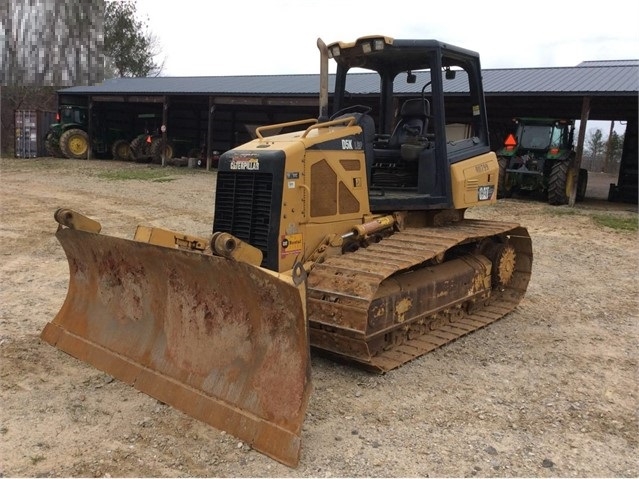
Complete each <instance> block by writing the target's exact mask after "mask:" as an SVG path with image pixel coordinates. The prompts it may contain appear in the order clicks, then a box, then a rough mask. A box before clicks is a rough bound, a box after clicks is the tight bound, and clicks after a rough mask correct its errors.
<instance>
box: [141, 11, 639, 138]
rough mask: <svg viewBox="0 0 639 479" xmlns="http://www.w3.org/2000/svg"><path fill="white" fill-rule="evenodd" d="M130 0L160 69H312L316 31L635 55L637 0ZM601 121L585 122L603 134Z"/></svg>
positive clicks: (515, 58) (489, 50)
mask: <svg viewBox="0 0 639 479" xmlns="http://www.w3.org/2000/svg"><path fill="white" fill-rule="evenodd" d="M136 9H137V13H138V16H139V18H140V20H142V21H144V22H146V23H147V26H148V31H149V32H150V33H152V34H153V35H154V36H155V37H156V40H157V46H158V49H159V51H160V52H161V53H160V54H159V55H158V56H157V57H156V58H155V60H156V63H158V64H162V63H163V70H162V73H161V75H162V76H178V77H179V76H218V75H221V76H226V75H280V74H297V73H311V74H315V73H319V67H320V64H319V62H320V60H319V52H318V50H317V46H316V42H317V38H322V40H324V42H325V43H327V44H328V43H331V42H335V41H352V40H355V39H356V38H358V37H360V36H364V35H377V34H381V35H386V36H390V37H394V38H405V39H434V40H440V41H443V42H446V43H449V44H453V45H456V46H459V47H463V48H466V49H469V50H474V51H476V52H479V54H480V57H481V63H482V68H484V69H492V68H538V67H571V66H576V65H578V64H579V63H581V62H582V61H586V60H632V59H639V27H638V26H637V25H638V23H637V19H638V18H639V2H636V1H628V0H608V1H606V2H597V3H596V4H593V3H586V2H574V1H567V0H553V1H549V0H525V1H512V0H511V1H508V2H506V1H495V0H473V1H470V0H455V1H450V0H449V1H446V0H403V1H401V2H398V1H396V0H395V1H394V0H323V1H317V0H259V1H257V0H217V1H214V0H178V1H176V0H171V1H169V0H162V1H160V0H136ZM329 71H330V72H334V64H332V62H329ZM577 123H578V122H577ZM609 126H610V123H609V122H589V123H588V131H590V130H591V127H593V128H599V129H601V130H602V131H603V133H604V136H606V137H607V136H608V129H609ZM624 130H625V127H623V126H622V125H615V131H617V132H618V133H620V134H621V133H623V131H624Z"/></svg>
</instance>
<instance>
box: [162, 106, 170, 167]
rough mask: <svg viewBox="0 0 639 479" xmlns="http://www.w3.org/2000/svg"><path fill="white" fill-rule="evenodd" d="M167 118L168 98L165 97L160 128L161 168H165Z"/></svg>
mask: <svg viewBox="0 0 639 479" xmlns="http://www.w3.org/2000/svg"><path fill="white" fill-rule="evenodd" d="M168 116H169V97H168V96H165V97H164V104H163V106H162V126H161V127H160V130H161V131H162V148H161V151H162V155H161V157H162V166H166V145H167V141H166V130H167V127H166V123H167V121H168Z"/></svg>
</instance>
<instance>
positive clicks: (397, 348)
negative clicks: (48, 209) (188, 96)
mask: <svg viewBox="0 0 639 479" xmlns="http://www.w3.org/2000/svg"><path fill="white" fill-rule="evenodd" d="M317 46H318V48H319V50H320V58H321V62H320V65H321V67H320V88H319V117H318V118H310V119H303V120H299V121H294V122H287V123H283V124H277V125H270V126H262V127H259V128H257V129H256V132H255V134H256V137H255V139H254V140H252V141H250V142H249V143H246V144H244V145H241V146H239V147H237V148H234V149H232V150H229V151H227V152H225V153H224V154H223V155H222V156H221V157H220V160H219V166H218V173H217V187H216V191H215V211H214V215H213V228H212V235H211V237H207V238H202V237H196V236H193V235H189V234H186V233H182V232H174V231H170V230H165V229H161V228H152V227H148V226H143V225H141V226H139V227H138V228H137V230H136V232H135V235H134V238H133V239H132V240H128V239H123V238H117V237H112V236H108V235H105V234H101V233H100V231H101V225H100V223H98V222H97V221H95V220H94V219H91V218H88V217H86V216H84V215H82V214H81V213H78V212H76V211H74V210H72V209H59V210H57V211H56V212H55V215H54V216H55V219H56V221H57V222H58V223H59V227H58V231H57V233H56V236H57V238H58V240H59V242H60V243H61V245H62V247H63V248H64V250H65V253H66V255H67V258H68V262H69V270H70V280H69V289H68V294H67V297H66V300H65V302H64V304H63V306H62V308H61V310H60V312H59V313H58V314H57V315H56V317H55V318H54V319H53V320H52V321H51V322H50V323H49V324H47V325H46V327H45V329H44V330H43V332H42V335H41V336H42V338H43V339H44V340H45V341H47V342H48V343H50V344H52V345H54V346H56V347H57V348H59V349H61V350H62V351H65V352H66V353H68V354H70V355H72V356H75V357H76V358H79V359H80V360H82V361H85V362H87V363H89V364H92V365H93V366H95V367H97V368H99V369H101V370H103V371H105V372H107V373H108V374H110V375H111V376H114V377H115V378H117V379H119V380H121V381H124V382H126V383H128V384H131V385H133V386H134V387H135V388H137V389H139V390H140V391H143V392H144V393H146V394H148V395H150V396H152V397H154V398H157V399H158V400H160V401H162V402H164V403H167V404H170V405H172V406H173V407H175V408H177V409H179V410H181V411H183V412H185V413H186V414H188V415H190V416H192V417H194V418H197V419H199V420H201V421H204V422H206V423H208V424H210V425H212V426H214V427H216V428H219V429H222V430H224V431H227V432H228V433H230V434H232V435H235V436H236V437H237V438H239V439H241V440H243V441H245V442H246V443H248V444H250V445H251V446H252V447H253V448H254V449H256V450H258V451H261V452H262V453H264V454H267V455H269V456H270V457H272V458H274V459H276V460H278V461H280V462H282V463H284V464H286V465H289V466H292V467H295V466H296V465H297V464H298V462H299V458H300V445H301V429H302V423H303V421H304V416H305V413H306V407H307V403H308V400H309V395H310V394H311V368H310V354H311V348H313V350H316V351H319V352H322V353H325V354H328V355H330V356H332V357H334V358H335V359H337V360H344V361H350V362H353V363H356V364H358V365H360V366H362V367H364V368H366V369H368V370H371V371H374V372H378V373H385V372H388V371H390V370H392V369H394V368H396V367H399V366H401V365H402V364H405V363H406V362H408V361H411V360H414V359H416V358H418V357H419V356H421V355H423V354H426V353H428V352H429V351H432V350H434V349H436V348H438V347H440V346H442V345H444V344H446V343H449V342H450V341H453V340H455V339H457V338H459V337H461V336H463V335H465V334H468V333H470V332H472V331H474V330H476V329H478V328H482V327H484V326H486V325H488V324H490V323H492V322H493V321H496V320H498V319H500V318H501V317H503V316H504V315H506V314H508V313H509V312H510V311H512V310H513V309H514V308H515V307H517V305H518V304H519V302H520V301H521V299H522V297H523V296H524V294H525V292H526V289H527V287H528V282H529V279H530V275H531V271H532V258H533V255H532V245H531V239H530V236H529V234H528V231H527V230H526V228H525V227H522V226H520V225H519V224H516V223H504V222H497V221H487V220H473V219H467V218H464V212H465V211H466V209H467V208H470V207H475V206H479V205H490V204H494V203H495V202H496V195H497V181H498V177H499V166H498V162H497V158H496V155H495V153H494V152H492V151H491V150H490V146H489V142H488V126H487V116H486V108H485V103H484V93H483V87H482V80H481V69H480V60H479V55H478V54H477V53H475V52H472V51H469V50H466V49H463V48H459V47H455V46H452V45H449V44H446V43H442V42H439V41H436V40H402V39H393V38H390V37H385V36H367V37H362V38H358V39H357V40H356V41H354V42H348V43H347V42H335V43H331V44H329V45H326V44H325V43H324V42H323V41H322V40H321V39H318V41H317ZM330 59H333V60H334V61H335V63H336V73H335V74H334V90H333V93H332V105H330V106H332V109H331V111H332V114H330V115H329V103H331V102H329V98H330V97H329V89H328V84H329V73H328V70H329V68H328V65H329V61H330ZM353 69H354V70H353ZM362 69H363V70H364V71H368V72H375V73H377V74H378V78H379V83H374V84H371V85H362V83H361V82H370V77H371V75H361V71H362ZM357 82H359V84H358V83H357ZM351 85H358V89H359V90H360V91H362V90H366V88H367V87H369V88H370V91H371V94H370V97H371V98H374V106H373V108H371V107H366V106H362V105H358V104H348V101H349V99H351V98H352V96H351V95H350V94H349V93H348V91H349V88H353V87H352V86H351ZM373 110H377V111H376V114H375V115H373ZM373 116H375V118H373Z"/></svg>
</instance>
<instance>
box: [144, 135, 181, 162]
mask: <svg viewBox="0 0 639 479" xmlns="http://www.w3.org/2000/svg"><path fill="white" fill-rule="evenodd" d="M174 153H175V149H174V148H173V145H172V144H171V142H169V141H167V142H166V146H165V147H164V159H165V160H166V161H168V160H171V159H173V154H174ZM150 154H151V161H152V162H153V163H157V164H161V163H162V138H155V139H154V140H153V142H151V150H150Z"/></svg>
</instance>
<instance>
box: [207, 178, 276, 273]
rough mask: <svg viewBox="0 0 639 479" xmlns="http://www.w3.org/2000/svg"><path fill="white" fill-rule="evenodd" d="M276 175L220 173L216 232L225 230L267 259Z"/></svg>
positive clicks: (214, 225)
mask: <svg viewBox="0 0 639 479" xmlns="http://www.w3.org/2000/svg"><path fill="white" fill-rule="evenodd" d="M272 200H273V174H272V173H247V172H229V171H219V172H218V174H217V193H216V198H215V216H214V219H213V231H223V232H227V233H231V234H232V235H234V236H237V237H238V238H239V239H241V240H242V241H246V242H247V243H249V244H251V245H253V246H255V247H256V248H259V249H260V250H262V253H263V254H264V261H263V262H262V264H266V263H267V259H268V249H269V248H268V238H269V228H270V223H271V208H272V202H273V201H272Z"/></svg>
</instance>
